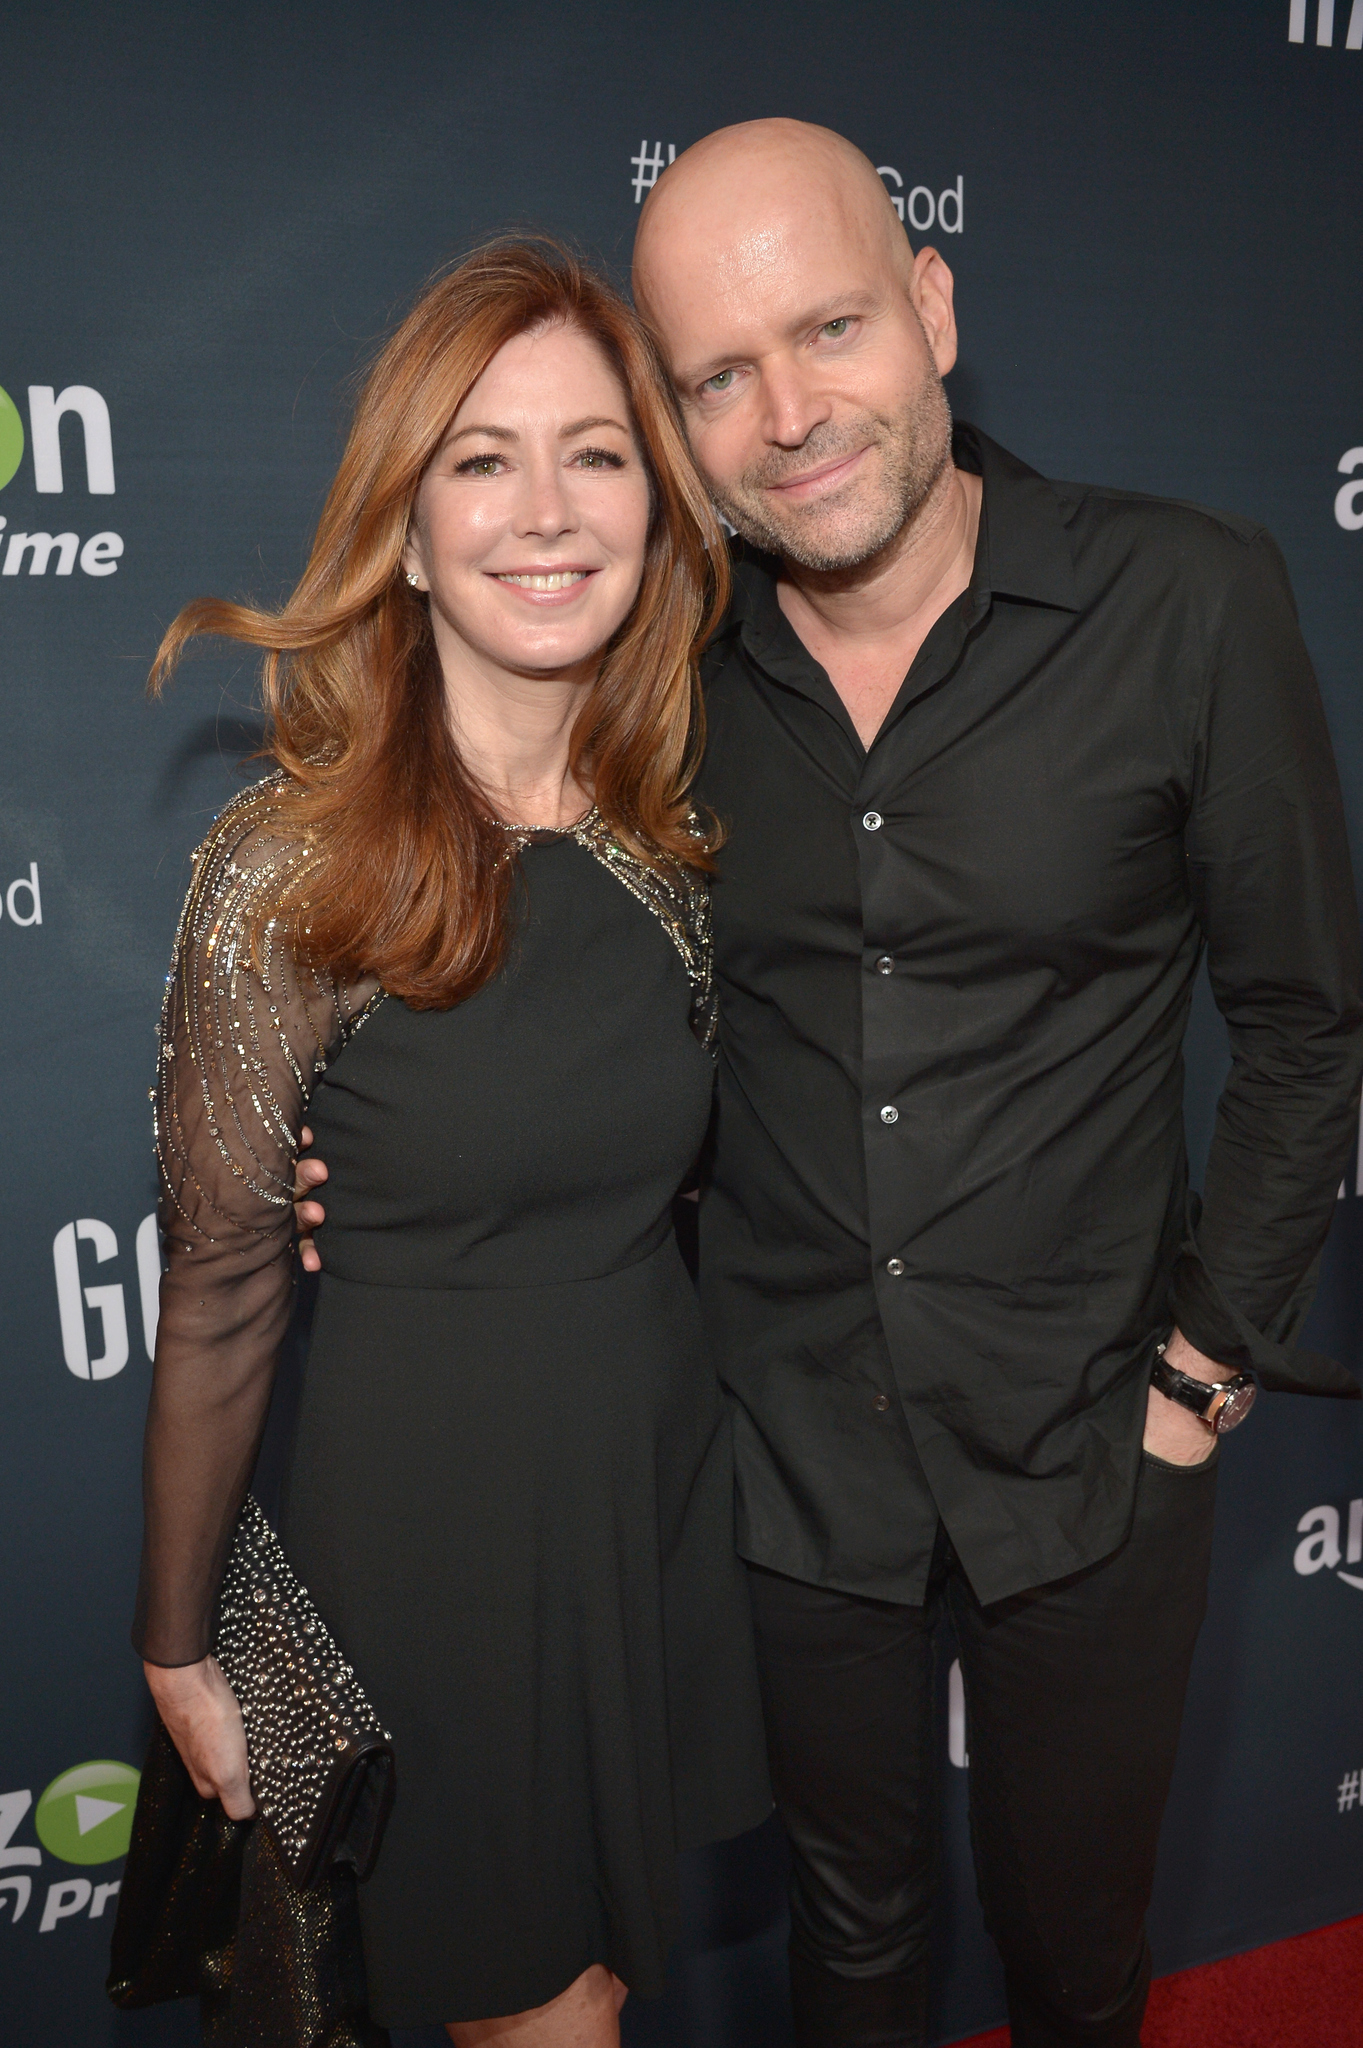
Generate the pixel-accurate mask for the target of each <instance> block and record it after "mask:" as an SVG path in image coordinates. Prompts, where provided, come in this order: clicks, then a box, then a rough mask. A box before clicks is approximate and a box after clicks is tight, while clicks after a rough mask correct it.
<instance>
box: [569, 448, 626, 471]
mask: <svg viewBox="0 0 1363 2048" xmlns="http://www.w3.org/2000/svg"><path fill="white" fill-rule="evenodd" d="M576 460H577V461H578V462H579V463H580V464H581V466H582V468H583V469H623V468H624V464H625V458H624V456H623V455H617V454H616V453H615V450H614V449H613V448H580V449H579V450H578V452H577V457H576Z"/></svg>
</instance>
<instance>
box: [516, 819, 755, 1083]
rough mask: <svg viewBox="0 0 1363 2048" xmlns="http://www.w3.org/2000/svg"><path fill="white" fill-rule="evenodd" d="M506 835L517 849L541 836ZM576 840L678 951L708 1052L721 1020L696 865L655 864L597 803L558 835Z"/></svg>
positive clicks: (704, 895)
mask: <svg viewBox="0 0 1363 2048" xmlns="http://www.w3.org/2000/svg"><path fill="white" fill-rule="evenodd" d="M691 830H692V832H693V833H694V834H695V836H696V838H697V839H699V838H701V837H702V836H703V834H702V830H701V825H700V820H699V819H698V818H697V817H696V814H695V812H694V811H693V812H692V813H691ZM507 832H508V837H509V838H510V840H511V842H512V844H513V845H515V846H516V847H517V848H519V847H522V846H527V845H529V844H530V843H531V841H532V839H534V838H536V837H538V836H540V835H537V834H535V833H532V832H530V831H529V830H527V829H524V828H517V827H514V826H509V827H508V828H507ZM556 836H559V837H562V838H564V839H575V840H576V841H577V843H578V845H579V846H582V847H585V848H586V850H587V852H588V853H590V854H591V855H592V857H593V859H595V860H599V861H600V863H601V865H602V867H603V868H605V869H607V871H608V872H609V873H610V874H612V875H614V876H615V879H616V880H617V882H620V883H621V884H622V885H623V886H624V887H625V888H626V889H628V890H629V893H630V895H631V896H633V897H635V898H636V899H637V901H638V902H640V903H642V904H643V906H644V908H645V910H649V911H652V913H653V915H654V917H656V918H657V920H658V922H659V924H660V925H661V926H662V928H663V930H664V931H665V932H666V933H667V936H668V937H669V939H671V941H672V943H673V945H674V946H675V947H676V949H677V951H678V952H679V953H680V955H681V959H682V965H683V967H685V969H686V978H687V980H688V981H689V982H690V984H691V1029H692V1030H693V1031H694V1032H695V1034H696V1037H697V1038H698V1039H699V1040H700V1043H701V1044H702V1045H703V1046H704V1047H705V1048H706V1049H707V1050H708V1051H712V1050H713V1049H714V1044H715V1033H716V1030H717V1028H718V1023H719V1006H718V1001H717V998H716V992H715V977H714V947H713V944H712V941H711V937H710V884H709V880H708V878H707V877H706V876H705V875H703V874H701V873H700V872H698V870H696V869H695V868H686V867H683V866H682V865H681V864H680V863H679V862H677V861H666V862H665V863H662V864H660V865H659V866H657V867H653V866H651V865H650V864H649V862H647V861H642V860H640V859H639V857H638V855H637V854H633V853H631V852H630V850H629V848H628V847H626V846H622V845H621V844H620V841H619V840H618V839H617V838H616V837H615V835H614V833H613V832H612V831H611V829H610V827H609V826H608V825H607V824H606V822H605V820H604V818H603V817H602V816H601V813H600V812H599V811H598V810H597V808H596V806H595V804H593V806H592V808H591V809H590V810H589V811H588V812H587V815H586V816H585V818H579V819H578V821H577V823H576V824H575V825H570V826H569V827H568V829H567V830H566V831H565V832H563V833H561V834H559V835H556Z"/></svg>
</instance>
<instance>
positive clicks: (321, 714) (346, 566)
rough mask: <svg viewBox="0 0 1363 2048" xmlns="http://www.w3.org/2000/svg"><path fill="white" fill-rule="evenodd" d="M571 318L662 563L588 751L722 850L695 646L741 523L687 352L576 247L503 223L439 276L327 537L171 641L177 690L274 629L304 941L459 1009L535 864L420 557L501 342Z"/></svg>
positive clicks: (687, 858) (670, 848) (187, 612)
mask: <svg viewBox="0 0 1363 2048" xmlns="http://www.w3.org/2000/svg"><path fill="white" fill-rule="evenodd" d="M557 321H563V322H565V323H568V324H571V325H572V326H574V327H577V328H579V329H581V331H582V332H583V333H584V334H587V335H589V336H590V337H591V338H592V339H593V340H595V341H596V342H597V343H598V344H599V345H600V347H601V348H602V349H603V350H604V352H605V354H606V356H607V358H608V359H609V361H610V362H611V364H612V366H613V367H614V369H615V370H616V372H617V374H618V375H619V377H620V379H621V381H622V383H623V385H624V388H625V391H626V394H627V396H628V399H629V403H630V407H631V410H632V414H633V419H634V425H635V429H636V432H637V434H638V438H639V442H640V446H641V448H642V451H643V455H644V460H645V462H646V464H647V467H648V471H649V476H650V481H651V485H652V500H653V509H652V515H651V522H650V529H649V536H648V544H647V549H646V554H645V563H644V574H643V582H642V585H641V587H640V591H639V596H638V599H637V601H636V603H635V605H634V608H633V610H632V611H631V613H630V615H629V617H628V618H627V619H626V620H625V622H624V624H623V625H622V626H621V628H620V630H619V631H618V633H617V634H616V636H615V638H614V640H613V641H612V642H611V645H610V647H609V648H608V649H607V651H606V654H605V658H604V659H603V661H602V664H601V668H600V672H599V674H598V676H597V679H596V681H595V683H594V685H593V686H592V688H591V689H590V691H589V692H588V693H587V695H586V698H585V700H584V702H583V705H582V708H581V711H580V713H579V715H578V718H577V720H576V723H575V725H574V729H573V734H572V755H571V759H572V769H573V772H574V774H575V775H576V777H577V778H578V780H579V781H580V782H581V783H582V784H583V786H584V787H589V788H590V789H591V790H592V792H593V795H594V797H595V800H596V803H597V806H598V808H599V809H600V811H601V813H602V815H603V817H604V819H605V820H606V822H607V824H608V825H609V826H610V827H611V829H612V830H613V831H614V832H615V833H616V834H617V836H618V837H619V838H620V839H621V840H622V841H623V843H624V844H625V845H627V846H628V847H630V848H631V850H632V851H634V852H635V853H637V854H639V855H641V856H642V857H643V858H644V859H646V860H649V861H658V860H672V861H678V862H682V863H685V864H687V865H689V866H692V867H700V868H705V867H708V866H709V865H710V845H709V843H708V842H707V841H705V840H703V839H699V840H698V839H697V838H696V837H695V836H694V835H693V833H692V832H691V831H690V830H689V829H688V822H687V821H688V806H687V801H686V790H687V786H688V784H689V782H690V779H691V776H692V774H693V773H694V770H695V766H696V762H697V758H698V754H699V748H700V744H701V738H702V706H701V698H700V690H699V684H698V679H697V671H696V655H697V652H698V649H699V648H700V646H701V645H702V644H703V642H704V640H705V637H706V636H707V634H708V633H709V632H710V631H712V630H713V628H714V626H715V624H716V623H717V622H718V620H719V617H720V616H721V613H722V610H723V607H724V604H725V602H726V600H727V596H728V552H727V549H726V547H725V545H724V538H723V533H722V530H721V528H720V526H719V524H718V521H717V520H716V518H715V515H714V513H713V511H712V510H711V507H710V502H709V499H708V497H707V496H706V493H705V490H704V487H703V485H702V484H701V482H700V480H699V478H698V476H697V475H696V472H695V470H694V468H693V466H692V463H691V457H690V454H689V451H688V449H687V446H686V440H685V436H684V434H683V432H682V429H681V425H680V421H679V418H678V414H677V411H676V406H675V402H674V400H673V397H672V393H671V387H670V385H669V382H668V378H667V373H666V370H665V368H664V366H663V363H662V361H661V359H660V357H659V355H658V352H657V349H656V348H655V346H654V344H653V342H652V341H651V340H650V338H649V336H648V335H647V334H646V333H645V331H644V330H643V328H642V327H641V326H640V324H639V322H638V321H637V320H636V319H635V317H634V315H633V314H632V313H631V311H630V309H629V307H628V306H627V305H626V304H625V302H624V301H623V300H622V299H621V298H620V297H619V296H618V294H617V293H616V292H614V291H613V290H612V289H611V287H610V286H609V285H608V284H606V283H604V282H603V281H602V280H601V279H600V278H598V277H596V276H594V275H593V274H592V273H591V272H590V271H589V270H587V269H585V268H584V267H583V265H582V264H580V263H579V262H578V261H577V259H576V258H575V257H574V256H572V255H571V254H570V253H569V252H568V251H567V250H566V249H563V248H561V247H559V246H558V245H557V244H555V243H552V242H548V241H544V242H525V241H502V242H497V243H493V244H491V245H490V246H488V247H487V248H484V249H481V250H479V251H477V252H476V253H475V254H474V255H472V256H470V257H469V258H468V259H467V260H466V261H464V262H463V263H461V264H459V266H458V267H457V268H456V269H454V270H452V271H450V272H449V273H448V274H447V275H446V276H444V277H442V278H440V279H438V280H437V282H436V283H434V284H433V285H431V286H430V287H429V288H428V289H427V290H426V291H425V292H424V293H423V294H422V296H421V298H420V299H419V300H418V301H417V303H416V305H415V306H414V307H413V308H412V311H411V312H410V313H409V314H408V316H407V318H406V319H405V320H404V321H403V323H402V325H401V326H400V327H399V328H398V330H397V332H396V333H395V334H394V335H393V337H392V339H391V340H390V341H389V342H388V344H387V346H386V347H385V348H384V350H383V352H382V354H381V355H380V356H379V358H378V360H377V362H376V363H375V364H374V367H373V369H372V370H371V372H370V373H369V376H368V378H367V379H366V381H365V384H364V387H363V390H362V392H361V394H360V399H359V403H358V405H357V407H356V410H355V417H354V421H353V423H352V426H351V429H350V436H349V439H348V440H347V443H346V448H345V453H344V455H343V456H342V458H341V466H340V468H339V470H338V471H337V474H336V480H335V482H334V483H333V484H332V487H331V490H330V492H329V494H328V497H327V501H326V504H325V506H324V508H323V511H322V517H321V520H320V523H319V525H318V528H317V536H316V539H315V541H314V543H313V549H312V554H311V557H310V559H309V561H308V565H307V568H306V569H305V570H304V572H303V576H302V579H301V581H300V582H299V584H298V587H297V589H296V590H295V591H294V593H293V595H292V597H291V598H290V599H289V601H288V603H287V604H286V605H284V607H283V608H282V610H280V611H278V612H266V611H259V610H256V609H254V608H253V607H250V606H246V605H238V604H228V603H226V602H224V601H222V600H220V599H215V598H199V599H197V600H196V601H195V602H194V603H192V604H188V605H186V606H185V608H184V610H183V611H182V612H181V613H180V614H179V616H178V617H177V618H176V619H175V620H174V622H173V623H172V625H171V626H170V628H169V630H168V631H167V633H166V635H165V638H164V639H163V640H162V642H161V645H160V648H159V649H158V651H157V655H156V661H155V664H154V666H153V669H152V675H151V687H152V689H153V691H159V690H160V689H161V688H162V687H163V686H164V684H165V682H166V681H167V679H168V678H169V676H170V674H171V671H172V670H173V669H174V667H175V665H176V663H177V661H178V660H179V658H180V655H181V654H182V652H183V650H184V648H185V645H186V643H187V642H188V641H189V640H191V639H192V638H193V637H194V636H195V635H196V634H201V633H212V634H218V635H221V636H222V637H224V638H227V639H231V640H240V641H245V642H247V643H248V644H249V645H251V646H255V647H263V648H265V649H266V650H267V652H266V656H265V661H264V664H263V678H262V694H263V698H264V705H265V712H266V718H267V736H266V747H265V751H266V753H267V754H268V755H269V756H271V757H272V758H273V759H274V761H275V762H276V763H277V764H278V766H279V767H280V768H282V769H283V770H284V771H285V773H286V775H287V776H288V777H289V781H288V783H287V784H286V785H285V786H284V788H283V792H282V794H280V793H279V792H278V791H274V790H272V791H271V794H270V798H269V802H270V804H271V807H272V809H273V810H274V811H275V812H276V814H278V813H279V812H280V811H282V813H283V816H282V819H279V818H278V817H277V822H278V824H279V828H280V829H281V830H284V831H286V832H288V833H289V834H290V835H291V836H293V837H295V838H297V839H299V840H302V841H306V843H307V844H308V845H309V847H310V848H311V849H312V852H313V854H314V855H315V856H317V857H318V858H317V860H316V863H315V864H314V863H313V862H309V863H308V864H307V866H308V868H309V873H308V876H307V881H306V884H305V885H303V886H305V888H306V912H307V915H306V919H302V918H300V917H299V916H298V913H299V912H300V911H302V910H303V909H304V907H305V906H304V903H303V902H302V901H299V902H295V903H290V902H288V901H286V902H285V903H284V904H282V905H279V906H271V913H270V914H274V915H280V914H283V915H284V916H286V917H290V918H291V922H292V923H293V928H294V932H295V942H296V944H297V946H298V947H299V949H300V951H302V952H303V954H304V955H305V956H306V957H307V958H308V959H309V960H310V961H312V962H313V963H315V964H316V965H318V966H321V967H326V968H329V969H331V970H332V971H333V972H335V973H337V974H339V975H355V976H358V975H363V974H374V975H377V976H378V978H379V981H380V982H381V983H382V985H383V987H384V988H385V989H387V990H388V991H389V993H390V994H392V995H397V996H401V997H403V998H404V999H405V1000H406V1001H407V1002H408V1003H409V1004H411V1005H412V1006H413V1008H417V1009H444V1008H448V1007H449V1006H450V1005H451V1004H453V1003H456V1002H459V1001H461V1000H463V999H464V998H465V997H467V996H470V995H472V994H473V993H474V991H475V990H476V989H478V988H480V987H481V986H482V984H483V983H484V982H485V981H486V980H487V979H488V978H489V976H490V975H492V974H493V973H495V972H496V970H497V968H498V966H499V964H500V962H501V960H502V957H503V953H504V949H505V943H506V924H507V917H506V912H507V899H508V892H509V889H510V887H511V880H512V875H513V872H514V868H513V864H512V863H510V862H508V861H507V860H506V858H505V852H506V838H505V834H504V832H503V831H502V830H501V828H500V827H499V826H498V825H497V824H496V822H495V821H494V820H493V819H492V818H491V817H490V815H489V812H488V807H487V802H486V799H485V798H484V797H483V795H482V794H481V792H480V791H479V789H478V787H477V785H476V783H475V782H474V780H473V778H472V777H471V775H470V774H469V772H468V770H467V769H466V767H465V766H464V763H463V761H462V760H461V759H460V756H459V751H458V749H457V747H456V745H455V743H454V739H453V737H452V734H451V730H450V726H449V722H448V719H447V717H446V710H445V696H444V687H443V681H442V677H441V671H440V664H439V661H438V659H437V656H436V650H435V644H434V640H433V637H432V633H431V627H430V616H429V612H428V610H427V605H426V601H425V599H424V597H423V596H421V595H419V594H418V593H416V592H415V591H413V590H411V589H410V588H409V587H408V585H407V582H406V580H405V577H404V575H403V573H402V553H403V548H404V545H405V543H406V539H407V532H408V527H409V525H410V522H411V518H412V510H413V505H414V503H415V499H416V494H417V487H418V485H419V484H420V481H421V477H422V474H423V472H424V470H425V468H426V465H427V463H428V462H429V461H430V460H431V458H432V456H433V455H434V454H435V452H436V450H437V449H438V448H439V446H440V444H441V442H442V440H443V439H444V436H445V433H446V430H447V429H448V427H449V424H450V421H451V419H452V418H453V417H454V415H455V413H456V412H457V411H458V410H459V407H460V405H461V404H462V403H463V401H464V398H465V397H466V395H467V393H468V392H469V391H470V389H471V388H472V386H473V385H474V384H475V383H476V381H477V379H478V378H479V377H480V376H481V375H482V373H483V371H484V370H485V369H486V368H487V365H488V364H489V363H490V362H491V360H492V358H493V356H495V355H496V353H497V351H498V349H500V348H501V347H502V345H503V344H504V343H505V342H507V341H510V340H511V339H512V338H513V337H514V336H515V335H517V334H522V333H524V332H525V331H526V330H527V329H530V328H535V327H538V326H541V325H542V324H546V323H553V322H557Z"/></svg>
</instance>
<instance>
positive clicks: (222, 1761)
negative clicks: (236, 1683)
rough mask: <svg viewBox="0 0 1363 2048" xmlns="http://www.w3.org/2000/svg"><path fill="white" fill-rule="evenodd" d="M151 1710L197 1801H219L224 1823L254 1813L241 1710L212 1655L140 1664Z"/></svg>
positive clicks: (243, 1818) (247, 1816)
mask: <svg viewBox="0 0 1363 2048" xmlns="http://www.w3.org/2000/svg"><path fill="white" fill-rule="evenodd" d="M142 1669H143V1670H144V1671H145V1672H146V1674H147V1684H148V1685H149V1686H150V1687H151V1696H152V1698H153V1699H154V1700H155V1702H156V1711H157V1712H158V1713H159V1714H160V1716H161V1719H162V1720H163V1721H164V1722H165V1724H166V1728H167V1730H168V1732H169V1734H170V1739H171V1741H172V1742H173V1743H174V1744H175V1747H176V1748H177V1749H178V1750H179V1752H180V1756H181V1758H182V1759H183V1762H184V1766H185V1769H186V1770H187V1771H188V1772H189V1775H190V1777H191V1778H192V1779H193V1780H194V1789H195V1791H196V1792H197V1793H198V1794H199V1797H200V1798H201V1799H220V1800H221V1801H222V1809H223V1812H224V1813H225V1814H226V1815H227V1817H228V1819H229V1820H249V1819H250V1818H251V1815H252V1814H253V1813H254V1812H255V1810H256V1803H255V1800H254V1799H253V1798H252V1797H251V1780H250V1774H249V1772H248V1770H247V1767H246V1731H245V1729H244V1728H243V1727H242V1725H241V1708H240V1707H239V1706H238V1705H237V1702H236V1695H235V1694H234V1693H233V1691H232V1688H231V1686H230V1685H229V1684H228V1683H227V1680H226V1679H225V1678H224V1677H223V1675H222V1667H221V1666H220V1665H219V1663H218V1660H217V1658H216V1657H205V1658H204V1660H203V1662H202V1663H201V1664H183V1665H177V1666H175V1667H174V1668H171V1667H169V1666H167V1665H164V1664H144V1665H143V1666H142Z"/></svg>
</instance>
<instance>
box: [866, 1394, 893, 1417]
mask: <svg viewBox="0 0 1363 2048" xmlns="http://www.w3.org/2000/svg"><path fill="white" fill-rule="evenodd" d="M889 1405H890V1397H889V1395H888V1394H877V1395H876V1397H875V1400H874V1401H872V1403H871V1406H872V1407H873V1408H878V1409H879V1410H880V1413H881V1414H882V1415H883V1414H884V1413H885V1410H886V1409H887V1408H888V1407H889Z"/></svg>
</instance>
